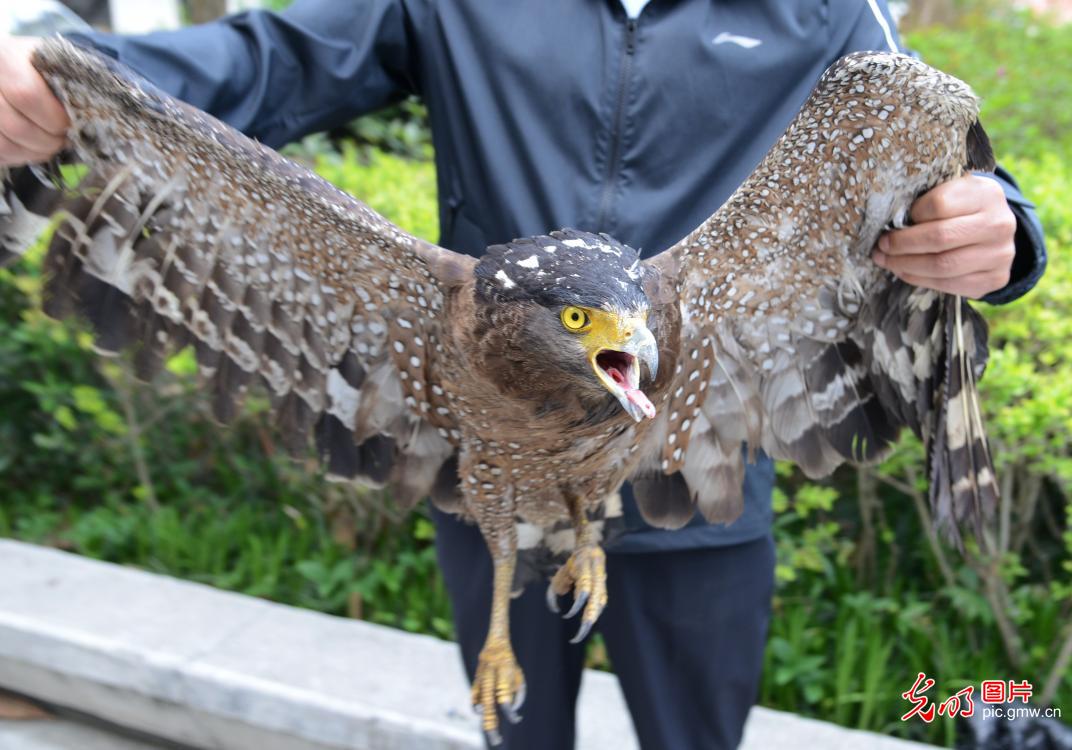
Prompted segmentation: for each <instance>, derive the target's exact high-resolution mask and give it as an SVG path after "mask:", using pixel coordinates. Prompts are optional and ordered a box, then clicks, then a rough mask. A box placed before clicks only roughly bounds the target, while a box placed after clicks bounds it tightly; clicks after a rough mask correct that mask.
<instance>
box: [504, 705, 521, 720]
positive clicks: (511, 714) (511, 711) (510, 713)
mask: <svg viewBox="0 0 1072 750" xmlns="http://www.w3.org/2000/svg"><path fill="white" fill-rule="evenodd" d="M501 708H502V712H503V715H504V716H505V717H506V720H507V721H509V722H510V723H511V724H517V723H518V722H520V721H521V714H519V713H518V712H517V709H515V708H514V707H513V706H510V705H507V704H505V703H503V704H502V705H501Z"/></svg>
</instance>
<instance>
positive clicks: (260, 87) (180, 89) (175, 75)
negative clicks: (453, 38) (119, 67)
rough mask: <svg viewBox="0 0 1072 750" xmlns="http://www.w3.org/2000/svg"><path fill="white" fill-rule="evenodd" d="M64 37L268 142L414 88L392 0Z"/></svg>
mask: <svg viewBox="0 0 1072 750" xmlns="http://www.w3.org/2000/svg"><path fill="white" fill-rule="evenodd" d="M70 37H71V38H72V40H74V41H76V42H79V43H81V44H88V45H90V46H93V47H96V48H97V49H99V50H101V51H103V52H105V53H107V54H109V55H111V56H113V57H115V58H116V59H118V60H120V61H122V62H123V63H125V64H127V65H129V66H130V67H131V68H133V69H134V70H136V71H138V72H139V73H140V74H141V75H143V76H145V78H147V79H148V80H149V81H151V82H152V83H153V84H155V85H157V86H159V87H160V88H161V89H163V90H164V91H166V92H168V93H169V94H171V95H172V96H175V97H177V98H179V99H182V100H184V101H187V102H189V103H190V104H193V105H194V106H196V107H199V108H200V109H203V110H205V111H206V112H209V113H211V114H212V115H214V116H215V117H217V118H219V119H221V120H223V121H225V122H227V123H228V124H230V125H232V126H233V127H235V128H237V129H238V130H241V131H242V132H244V133H246V134H247V135H250V136H253V137H255V138H257V139H259V140H261V141H263V142H264V143H266V144H268V145H269V146H272V147H275V148H278V147H280V146H282V145H283V144H285V143H287V142H289V141H292V140H295V139H297V138H300V137H301V136H303V135H306V134H308V133H311V132H314V131H318V130H325V129H327V128H331V127H334V126H336V125H340V124H342V123H344V122H346V121H347V120H349V119H351V118H353V117H355V116H357V115H360V114H363V113H366V112H369V111H371V110H374V109H377V108H379V107H382V106H384V105H386V104H389V103H391V102H393V101H396V100H398V99H400V98H402V97H404V96H406V95H407V94H410V93H417V88H418V87H417V83H416V69H417V66H416V64H415V62H414V61H415V54H414V44H413V40H412V34H411V29H410V24H409V23H408V19H407V16H406V11H405V8H404V5H403V2H402V1H401V0H346V1H345V2H338V1H337V0H298V1H297V2H295V3H294V4H293V5H292V6H291V7H290V8H288V9H287V10H284V11H282V12H279V13H272V12H267V11H251V12H247V13H240V14H238V15H234V16H229V17H227V18H223V19H221V20H219V21H215V22H213V23H208V24H204V25H201V26H193V27H190V28H186V29H181V30H178V31H165V32H155V33H151V34H145V35H138V36H121V35H116V34H105V33H96V32H93V33H84V34H83V33H78V34H71V35H70Z"/></svg>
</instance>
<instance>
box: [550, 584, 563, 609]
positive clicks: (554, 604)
mask: <svg viewBox="0 0 1072 750" xmlns="http://www.w3.org/2000/svg"><path fill="white" fill-rule="evenodd" d="M547 608H548V609H549V610H551V611H552V612H554V613H555V614H556V615H557V614H558V613H559V612H561V611H562V610H560V609H559V608H558V594H556V593H555V587H554V586H552V585H551V584H547Z"/></svg>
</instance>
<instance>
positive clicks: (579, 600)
mask: <svg viewBox="0 0 1072 750" xmlns="http://www.w3.org/2000/svg"><path fill="white" fill-rule="evenodd" d="M587 601H588V592H587V591H582V592H581V594H580V596H577V597H575V598H574V600H573V606H572V607H570V611H569V612H567V613H566V615H565V616H566V619H569V618H570V617H573V616H574V615H575V614H577V613H578V612H580V611H581V609H582V608H583V607H584V604H585V602H587Z"/></svg>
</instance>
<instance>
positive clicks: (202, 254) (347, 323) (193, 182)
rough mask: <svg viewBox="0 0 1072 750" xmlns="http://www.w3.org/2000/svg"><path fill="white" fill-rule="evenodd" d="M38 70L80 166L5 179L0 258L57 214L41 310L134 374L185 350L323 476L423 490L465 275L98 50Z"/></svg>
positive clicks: (60, 49) (443, 429)
mask: <svg viewBox="0 0 1072 750" xmlns="http://www.w3.org/2000/svg"><path fill="white" fill-rule="evenodd" d="M34 64H35V66H36V67H37V68H38V69H39V70H40V71H41V73H42V74H43V75H44V77H45V78H46V80H47V81H48V83H49V84H50V86H51V87H52V88H53V90H54V91H55V93H56V94H57V96H58V97H59V98H60V100H61V101H62V102H63V103H64V105H65V107H66V108H67V111H68V114H69V116H70V117H71V120H72V123H73V126H72V129H71V132H70V135H69V137H70V143H71V147H72V148H71V152H72V154H73V156H74V158H75V160H76V161H77V162H80V163H82V164H84V165H85V166H86V167H87V172H86V174H85V177H84V178H83V179H82V180H81V182H80V184H79V185H78V186H77V187H76V188H74V189H73V191H71V190H69V189H66V188H64V187H63V186H62V184H60V182H59V181H57V180H55V179H54V178H55V177H56V172H55V171H54V169H53V168H51V167H43V166H41V167H28V168H24V169H21V170H15V171H13V172H12V173H11V174H9V175H7V179H6V180H5V185H4V190H3V202H2V203H0V260H3V259H5V258H7V259H10V258H11V257H13V256H17V255H19V254H21V253H22V252H23V251H24V250H25V248H26V246H27V245H28V244H29V243H30V242H31V241H32V240H33V238H34V236H35V234H36V232H37V231H38V230H39V229H40V228H41V226H42V225H43V224H44V223H45V221H46V218H47V217H48V216H49V215H50V214H51V213H52V212H53V211H54V210H56V209H59V211H60V215H61V216H62V217H63V218H62V220H61V223H60V224H59V226H58V227H57V229H56V231H55V233H54V235H53V238H52V244H51V246H50V248H49V252H48V256H47V258H46V270H47V272H48V281H47V287H46V311H47V312H49V313H50V314H52V315H55V316H66V315H70V314H72V313H80V314H83V315H84V316H85V317H87V318H88V319H89V321H90V322H91V324H92V325H93V327H94V329H95V334H96V342H97V346H98V347H99V348H100V349H101V350H102V351H104V352H116V351H118V350H119V349H121V348H126V347H133V348H134V349H135V363H136V366H137V368H138V371H139V374H140V375H141V376H143V377H149V376H151V375H152V374H153V373H154V372H156V371H157V370H158V369H159V368H160V366H161V364H162V363H163V362H164V360H165V359H166V357H168V356H169V355H170V354H171V353H173V352H175V351H176V350H177V349H179V348H181V347H182V346H185V345H187V344H190V345H192V346H193V347H194V348H195V349H196V354H197V359H198V364H199V370H200V372H201V374H202V375H203V376H204V382H205V385H206V387H207V388H208V389H209V391H211V394H212V400H213V405H214V410H215V413H216V415H217V416H218V417H219V418H220V419H221V420H224V421H226V420H229V419H231V418H232V417H233V416H234V414H235V411H236V406H237V405H238V404H239V403H240V402H241V400H242V398H243V396H244V394H245V393H246V391H247V389H248V388H249V386H251V385H253V384H256V383H260V384H263V385H264V386H265V387H266V389H267V391H268V393H269V395H270V396H271V399H272V403H273V409H274V412H275V414H276V416H277V417H278V420H279V422H280V424H281V425H282V427H283V430H282V434H283V436H284V439H286V440H287V442H288V445H289V447H291V448H292V449H294V450H302V449H304V447H305V445H306V444H307V443H306V441H307V438H308V435H309V433H310V432H315V433H316V437H317V442H318V444H319V446H320V449H321V452H322V454H323V455H324V458H325V459H326V460H327V462H328V469H329V471H331V472H333V473H336V474H340V475H342V476H346V477H352V476H354V475H357V474H362V475H364V476H366V477H367V478H371V479H373V480H375V481H380V482H382V481H388V480H390V479H392V478H393V477H397V476H398V475H399V474H401V475H403V476H404V477H405V478H406V479H407V481H408V482H409V484H411V485H413V484H416V485H426V484H430V482H431V480H432V479H433V478H434V476H435V473H436V471H437V470H438V469H439V466H440V464H441V463H442V462H443V460H444V459H445V458H446V457H447V456H449V455H450V453H451V452H452V448H451V446H450V445H449V434H450V430H451V429H453V428H454V425H452V424H451V423H450V421H449V416H447V414H446V410H445V409H443V410H441V412H437V411H436V407H437V403H436V398H437V396H436V395H435V394H437V393H438V394H442V390H441V389H439V388H435V387H434V386H435V385H436V382H435V372H436V370H435V361H436V356H437V354H439V352H440V351H441V349H442V347H441V334H442V330H441V321H440V318H441V317H442V316H441V312H442V309H443V305H444V294H445V289H446V288H447V287H448V286H449V285H450V284H451V283H454V282H455V281H458V280H460V279H461V278H463V277H464V276H465V275H466V271H467V270H468V269H469V265H468V260H467V259H465V258H463V257H462V256H456V255H455V254H453V253H449V252H448V251H445V250H442V249H440V248H436V247H434V246H432V245H429V244H428V243H425V242H422V241H420V240H418V239H416V238H414V237H411V236H410V235H408V234H406V233H405V232H403V231H401V230H400V229H398V228H397V227H395V226H393V225H392V224H391V223H390V222H388V221H386V220H385V219H384V218H382V217H381V216H379V215H378V214H376V213H375V212H373V211H372V210H370V209H369V208H367V207H366V206H364V205H362V204H361V203H359V202H358V201H356V200H354V199H352V198H350V197H349V196H347V195H345V194H344V193H342V192H340V191H338V190H336V189H335V188H333V187H332V186H331V185H329V184H328V183H326V182H324V181H323V180H321V179H320V178H318V177H316V176H315V175H313V174H311V173H310V172H308V171H306V170H305V169H302V168H301V167H299V166H298V165H296V164H293V163H292V162H289V161H287V160H286V159H284V158H282V157H281V156H279V155H278V154H276V153H275V152H274V151H271V150H270V149H267V148H265V147H263V146H261V145H259V144H257V143H254V142H253V141H251V140H249V139H247V138H245V137H244V136H242V135H241V134H239V133H237V132H236V131H234V130H232V129H231V128H229V127H227V126H225V125H223V124H221V123H219V122H217V121H216V120H214V119H213V118H211V117H209V116H208V115H205V114H204V113H201V112H199V111H197V110H195V109H193V108H191V107H189V106H187V105H185V104H182V103H180V102H177V101H175V100H173V99H171V98H169V97H167V96H165V95H163V94H161V93H159V92H157V91H155V90H154V89H152V87H151V86H149V85H148V84H145V83H143V82H139V81H138V80H136V79H135V77H134V76H133V74H131V73H130V72H129V71H126V70H125V69H124V68H122V67H121V66H119V65H117V64H116V63H114V62H112V61H110V60H106V59H105V58H103V57H101V56H99V55H97V54H95V53H93V52H89V51H86V50H83V49H80V48H77V47H75V46H73V45H71V44H70V43H68V42H66V41H63V40H59V39H56V40H50V41H49V42H47V43H45V44H44V45H43V46H42V47H41V48H40V49H39V50H38V52H37V53H36V55H35V58H34ZM412 489H413V491H414V492H422V491H423V492H426V491H427V489H428V487H427V486H423V487H416V486H414V487H413V488H412Z"/></svg>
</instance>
